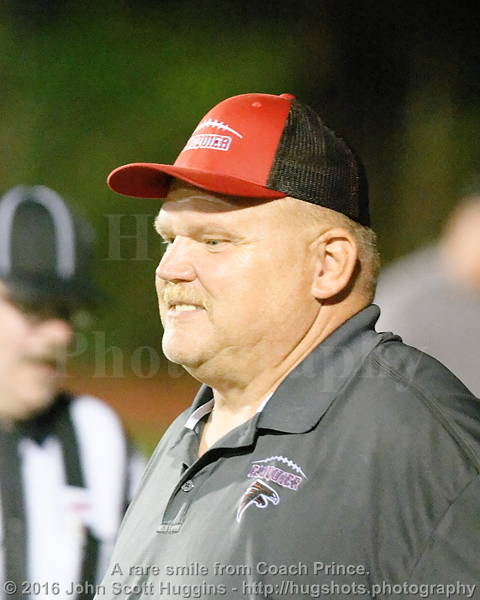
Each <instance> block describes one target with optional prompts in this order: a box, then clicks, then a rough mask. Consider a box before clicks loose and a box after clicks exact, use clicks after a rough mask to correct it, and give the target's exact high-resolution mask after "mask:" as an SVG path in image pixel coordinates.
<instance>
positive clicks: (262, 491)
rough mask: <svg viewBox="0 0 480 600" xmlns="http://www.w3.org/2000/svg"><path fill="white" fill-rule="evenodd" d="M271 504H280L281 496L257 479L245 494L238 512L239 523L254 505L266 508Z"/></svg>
mask: <svg viewBox="0 0 480 600" xmlns="http://www.w3.org/2000/svg"><path fill="white" fill-rule="evenodd" d="M269 502H271V503H272V504H278V503H279V502H280V496H279V495H278V494H277V492H276V491H275V490H274V489H273V488H271V487H270V486H269V485H267V484H266V483H264V482H263V481H260V480H258V479H257V481H255V482H254V483H252V485H251V486H250V487H249V488H248V489H247V491H246V492H245V493H244V494H243V497H242V500H241V502H240V506H239V507H238V511H237V521H238V522H239V523H240V519H241V518H242V515H243V513H244V512H245V511H246V510H247V508H248V507H249V506H250V505H251V504H254V505H255V506H256V507H257V508H265V507H266V506H268V503H269Z"/></svg>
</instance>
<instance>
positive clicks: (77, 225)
mask: <svg viewBox="0 0 480 600" xmlns="http://www.w3.org/2000/svg"><path fill="white" fill-rule="evenodd" d="M94 244H95V233H94V230H93V228H92V226H91V225H90V223H88V222H87V221H86V220H85V219H84V218H83V217H81V216H80V215H79V214H77V213H76V212H74V211H73V210H72V209H71V208H70V207H69V206H67V204H66V202H65V201H64V200H63V198H61V197H60V196H59V195H58V194H57V193H56V192H54V191H53V190H51V189H50V188H48V187H45V186H42V185H36V186H33V187H30V186H25V185H18V186H16V187H14V188H11V189H10V190H8V191H7V192H6V193H5V194H4V196H3V197H2V198H0V279H1V280H2V281H3V282H4V283H5V285H6V286H7V288H8V290H9V292H10V296H11V297H12V298H13V299H15V300H19V301H22V302H28V303H30V304H32V305H36V304H41V303H44V302H49V301H55V302H56V303H59V302H61V304H62V305H63V304H64V305H65V306H68V307H70V308H71V309H76V308H89V307H91V306H93V305H95V304H96V303H97V302H98V301H99V300H100V299H102V298H103V293H102V292H101V290H100V289H99V288H97V286H96V284H95V282H94V280H93V276H92V268H93V258H94V256H93V250H94Z"/></svg>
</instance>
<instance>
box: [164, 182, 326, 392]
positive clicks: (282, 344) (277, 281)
mask: <svg viewBox="0 0 480 600" xmlns="http://www.w3.org/2000/svg"><path fill="white" fill-rule="evenodd" d="M299 202H301V201H299V200H293V199H291V198H288V199H282V200H275V201H271V202H256V201H247V200H240V199H239V200H233V201H232V202H229V201H228V197H226V196H224V197H222V196H217V195H213V194H210V193H208V192H205V191H202V190H198V189H197V188H194V187H190V186H188V185H186V184H177V185H176V186H173V187H172V189H171V191H170V193H169V195H168V197H167V200H166V202H165V203H164V205H163V207H162V209H161V210H160V213H159V215H158V217H157V219H156V228H157V230H158V232H159V234H160V235H161V236H162V237H163V239H164V240H165V243H166V251H165V254H164V256H163V258H162V260H161V262H160V264H159V266H158V268H157V271H156V288H157V294H158V298H159V307H160V316H161V320H162V323H163V326H164V336H163V350H164V353H165V355H166V356H167V358H169V359H170V360H171V361H173V362H176V363H179V364H182V365H184V366H185V368H186V369H187V370H188V371H189V372H191V373H192V374H194V375H195V376H197V377H198V378H199V379H200V380H202V377H206V378H209V379H210V381H211V378H212V377H215V376H216V375H215V373H218V374H219V376H222V373H223V374H225V372H226V371H227V370H228V369H231V368H234V369H236V370H237V371H238V372H239V373H240V374H241V373H244V374H245V377H247V378H248V376H249V374H253V371H255V370H261V369H263V368H268V367H271V366H272V365H273V366H274V365H275V364H279V363H280V362H282V361H283V360H284V359H285V357H286V356H288V355H289V353H290V352H291V351H292V349H293V348H294V347H295V346H296V345H297V344H298V343H299V342H300V341H301V339H302V338H303V336H304V335H305V334H306V332H307V331H308V329H309V328H310V326H311V325H312V323H313V321H314V320H315V318H316V316H317V314H318V311H319V304H318V302H317V301H316V300H315V298H314V297H313V295H312V293H311V287H312V278H313V271H314V259H313V254H314V253H313V252H312V246H313V245H314V241H313V238H312V236H310V238H309V232H308V231H305V227H303V228H302V227H301V226H300V225H298V224H297V222H296V221H298V219H296V218H295V210H298V205H297V204H295V203H299Z"/></svg>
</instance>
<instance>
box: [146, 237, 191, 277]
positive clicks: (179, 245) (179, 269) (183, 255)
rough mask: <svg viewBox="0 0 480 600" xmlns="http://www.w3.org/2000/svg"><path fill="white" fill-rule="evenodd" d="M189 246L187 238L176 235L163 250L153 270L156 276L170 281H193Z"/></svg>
mask: <svg viewBox="0 0 480 600" xmlns="http://www.w3.org/2000/svg"><path fill="white" fill-rule="evenodd" d="M190 246H191V244H190V243H189V241H188V240H183V239H182V238H180V237H176V238H175V240H174V241H173V242H172V243H171V244H170V245H169V246H168V248H167V250H166V251H165V254H164V255H163V257H162V260H161V261H160V264H159V265H158V267H157V269H156V271H155V274H156V276H157V277H158V278H159V279H162V280H163V281H169V282H171V283H178V282H181V281H193V280H194V279H195V277H196V274H195V269H194V267H193V264H192V261H191V250H192V249H191V247H190Z"/></svg>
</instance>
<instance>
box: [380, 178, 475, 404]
mask: <svg viewBox="0 0 480 600" xmlns="http://www.w3.org/2000/svg"><path fill="white" fill-rule="evenodd" d="M479 232H480V189H479V187H478V185H477V186H475V187H472V188H469V189H466V190H465V192H463V193H462V196H461V198H460V200H459V203H458V204H457V206H456V207H455V208H454V210H453V211H452V213H451V214H450V215H449V217H448V220H447V223H446V227H445V229H444V231H443V233H442V235H441V237H440V239H439V240H438V241H437V242H436V243H434V244H430V245H428V246H425V247H422V248H420V249H418V250H416V251H415V252H412V253H411V254H409V255H407V256H404V257H402V258H400V259H399V260H397V261H395V262H394V263H393V264H392V265H389V266H388V267H387V268H385V269H384V270H383V271H382V273H381V274H380V278H379V284H378V288H377V293H376V297H375V301H376V303H377V304H378V305H379V306H380V309H381V311H382V314H381V316H380V319H379V321H378V324H377V329H378V330H379V331H395V332H396V333H398V334H399V335H400V336H401V337H402V339H403V341H404V342H405V343H406V344H411V345H412V346H415V347H416V348H420V349H421V350H423V351H424V352H427V353H428V354H431V355H432V356H434V357H435V358H436V359H438V360H440V361H441V362H442V363H443V364H444V365H446V366H447V367H448V368H449V369H450V370H451V371H453V373H455V375H456V376H457V377H459V378H460V379H461V380H462V381H463V383H465V385H466V386H467V387H468V388H469V389H470V390H471V391H472V392H473V393H474V394H475V395H476V396H480V368H479V356H480V235H479Z"/></svg>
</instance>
